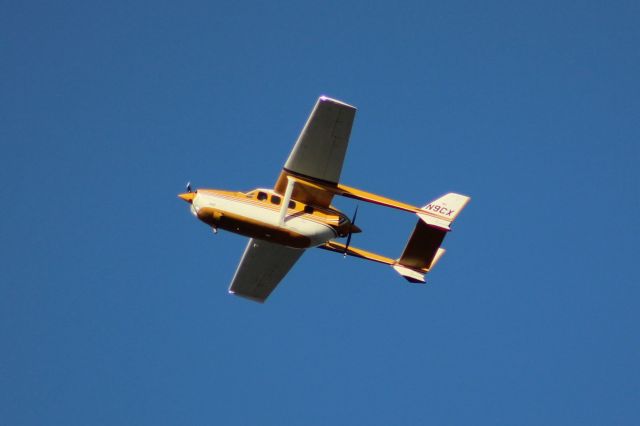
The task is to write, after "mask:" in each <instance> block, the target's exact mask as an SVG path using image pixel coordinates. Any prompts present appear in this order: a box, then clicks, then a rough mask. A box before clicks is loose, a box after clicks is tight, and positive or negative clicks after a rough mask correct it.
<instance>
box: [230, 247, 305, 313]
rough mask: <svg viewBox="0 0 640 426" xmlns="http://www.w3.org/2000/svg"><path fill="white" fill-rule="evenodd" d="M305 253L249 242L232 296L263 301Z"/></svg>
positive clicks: (231, 287)
mask: <svg viewBox="0 0 640 426" xmlns="http://www.w3.org/2000/svg"><path fill="white" fill-rule="evenodd" d="M302 253H304V250H300V249H294V248H290V247H285V246H282V245H280V244H274V243H270V242H267V241H263V240H256V239H254V238H252V239H250V240H249V243H248V244H247V248H246V249H245V251H244V254H243V255H242V259H241V260H240V264H239V265H238V269H237V270H236V273H235V275H234V277H233V280H232V281H231V286H230V287H229V293H233V294H235V295H237V296H242V297H246V298H247V299H251V300H255V301H257V302H264V301H265V300H266V299H267V297H269V295H270V294H271V292H272V291H273V290H274V289H275V288H276V286H277V285H278V283H279V282H280V281H281V280H282V279H283V278H284V277H285V275H287V272H289V270H290V269H291V268H292V267H293V265H294V264H295V263H296V261H297V260H298V259H299V258H300V256H302Z"/></svg>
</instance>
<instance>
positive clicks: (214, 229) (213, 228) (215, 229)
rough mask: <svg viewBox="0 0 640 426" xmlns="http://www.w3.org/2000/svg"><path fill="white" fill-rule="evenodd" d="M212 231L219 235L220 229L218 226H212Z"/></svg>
mask: <svg viewBox="0 0 640 426" xmlns="http://www.w3.org/2000/svg"><path fill="white" fill-rule="evenodd" d="M211 230H212V231H213V233H214V234H217V233H218V228H217V227H216V226H212V227H211Z"/></svg>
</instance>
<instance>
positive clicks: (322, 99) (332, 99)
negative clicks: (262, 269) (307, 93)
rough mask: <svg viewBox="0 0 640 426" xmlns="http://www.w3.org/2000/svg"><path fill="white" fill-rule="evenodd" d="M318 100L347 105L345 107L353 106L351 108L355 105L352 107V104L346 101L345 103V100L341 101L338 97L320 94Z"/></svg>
mask: <svg viewBox="0 0 640 426" xmlns="http://www.w3.org/2000/svg"><path fill="white" fill-rule="evenodd" d="M318 102H331V103H334V104H338V105H342V106H345V107H347V108H353V109H356V107H354V106H353V105H349V104H348V103H346V102H343V101H341V100H339V99H335V98H332V97H330V96H326V95H321V96H320V97H319V98H318Z"/></svg>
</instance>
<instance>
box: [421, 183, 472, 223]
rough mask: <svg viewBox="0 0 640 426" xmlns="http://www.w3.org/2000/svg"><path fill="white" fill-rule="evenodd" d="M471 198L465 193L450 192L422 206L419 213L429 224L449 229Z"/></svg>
mask: <svg viewBox="0 0 640 426" xmlns="http://www.w3.org/2000/svg"><path fill="white" fill-rule="evenodd" d="M470 200H471V198H469V197H467V196H465V195H460V194H456V193H454V192H450V193H448V194H446V195H443V196H442V197H440V198H438V199H437V200H434V201H432V202H430V203H429V204H427V205H426V206H424V207H422V209H421V210H422V211H421V212H419V213H417V215H418V216H419V217H420V219H422V220H423V221H424V222H426V223H427V224H428V225H431V226H436V227H438V228H441V229H444V230H445V231H449V230H450V229H451V228H450V227H449V226H450V225H451V224H452V223H453V221H454V220H455V219H456V217H458V215H459V214H460V212H461V211H462V209H464V207H465V206H466V205H467V203H468V202H469V201H470Z"/></svg>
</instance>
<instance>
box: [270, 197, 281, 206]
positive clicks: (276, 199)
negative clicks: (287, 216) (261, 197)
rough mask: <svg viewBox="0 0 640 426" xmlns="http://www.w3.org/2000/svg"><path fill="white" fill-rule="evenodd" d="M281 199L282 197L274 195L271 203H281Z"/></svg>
mask: <svg viewBox="0 0 640 426" xmlns="http://www.w3.org/2000/svg"><path fill="white" fill-rule="evenodd" d="M280 201H281V199H280V197H278V196H277V195H272V196H271V203H272V204H275V205H279V204H280Z"/></svg>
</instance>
